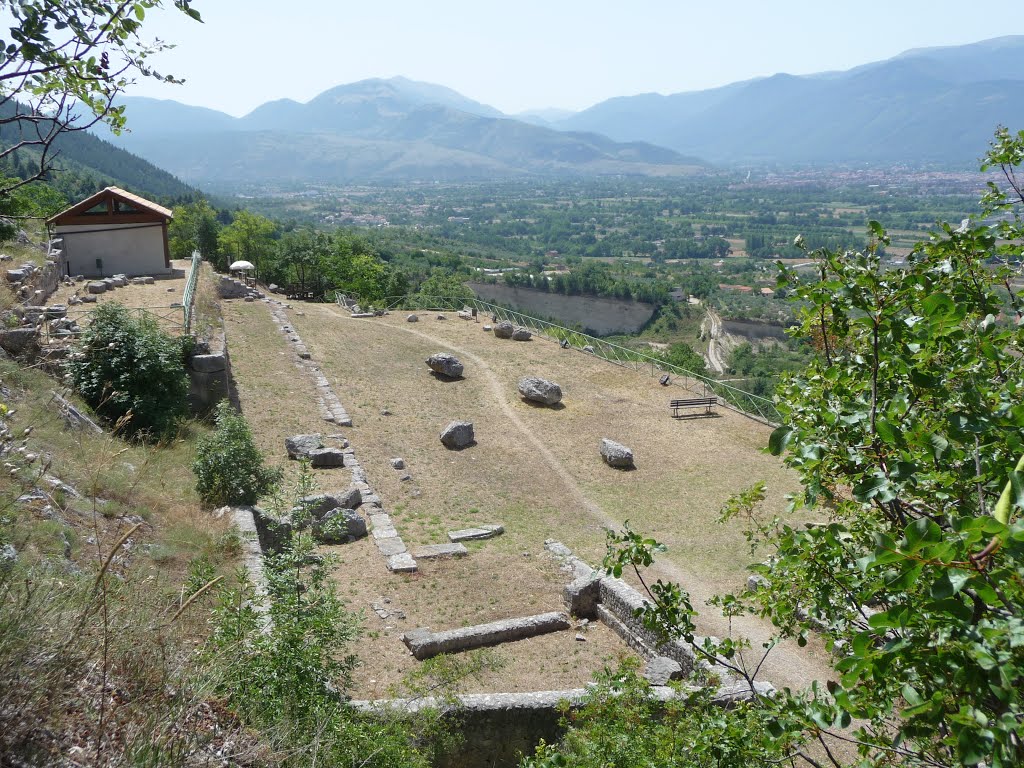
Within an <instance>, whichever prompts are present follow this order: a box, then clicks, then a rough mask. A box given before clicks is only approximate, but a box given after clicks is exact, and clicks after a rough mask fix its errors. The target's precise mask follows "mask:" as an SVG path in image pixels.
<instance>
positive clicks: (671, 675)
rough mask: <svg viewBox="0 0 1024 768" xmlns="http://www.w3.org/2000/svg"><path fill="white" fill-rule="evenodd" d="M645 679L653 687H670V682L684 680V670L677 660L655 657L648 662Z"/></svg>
mask: <svg viewBox="0 0 1024 768" xmlns="http://www.w3.org/2000/svg"><path fill="white" fill-rule="evenodd" d="M644 677H646V678H647V681H648V682H649V683H650V684H651V685H668V683H669V681H670V680H682V679H683V668H682V667H681V666H680V665H679V662H678V661H676V660H675V659H670V658H668V657H667V656H655V657H654V658H652V659H651V660H650V661H648V662H647V667H646V668H645V669H644Z"/></svg>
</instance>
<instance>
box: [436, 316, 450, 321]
mask: <svg viewBox="0 0 1024 768" xmlns="http://www.w3.org/2000/svg"><path fill="white" fill-rule="evenodd" d="M437 319H438V320H447V319H448V318H447V317H445V316H444V315H438V316H437Z"/></svg>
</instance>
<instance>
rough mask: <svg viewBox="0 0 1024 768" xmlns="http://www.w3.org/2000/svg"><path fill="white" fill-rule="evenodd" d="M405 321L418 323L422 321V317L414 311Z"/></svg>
mask: <svg viewBox="0 0 1024 768" xmlns="http://www.w3.org/2000/svg"><path fill="white" fill-rule="evenodd" d="M405 321H406V322H407V323H418V322H419V321H420V317H419V315H417V314H415V313H414V314H411V315H408V316H406V318H405Z"/></svg>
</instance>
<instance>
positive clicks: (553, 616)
mask: <svg viewBox="0 0 1024 768" xmlns="http://www.w3.org/2000/svg"><path fill="white" fill-rule="evenodd" d="M571 626H572V622H570V621H569V616H568V615H567V614H565V613H562V612H560V611H552V612H550V613H541V614H537V615H536V616H524V617H521V618H516V619H503V620H502V621H492V622H490V623H489V624H477V625H475V626H472V627H462V628H460V629H449V630H446V631H444V632H431V631H430V628H429V627H420V628H418V629H414V630H412V631H410V632H406V633H405V634H403V635H402V642H404V643H405V645H406V647H407V648H408V649H409V650H410V651H411V652H412V655H413V656H415V657H416V658H417V659H419V660H420V661H422V660H423V659H429V658H431V657H432V656H437V655H438V654H441V653H454V652H457V651H468V650H472V649H473V648H484V647H487V646H490V645H500V644H501V643H508V642H512V641H514V640H525V639H526V638H528V637H536V636H537V635H546V634H548V633H550V632H559V631H561V630H564V629H569V628H570V627H571Z"/></svg>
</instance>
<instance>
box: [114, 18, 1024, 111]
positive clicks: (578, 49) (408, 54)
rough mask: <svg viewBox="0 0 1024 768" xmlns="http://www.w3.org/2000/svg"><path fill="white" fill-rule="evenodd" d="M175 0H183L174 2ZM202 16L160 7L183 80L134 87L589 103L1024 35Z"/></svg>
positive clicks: (987, 28)
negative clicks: (412, 83) (378, 88)
mask: <svg viewBox="0 0 1024 768" xmlns="http://www.w3.org/2000/svg"><path fill="white" fill-rule="evenodd" d="M167 4H168V5H170V4H171V3H170V0H168V2H167ZM194 5H195V6H196V7H197V8H198V9H199V10H200V12H201V13H202V15H203V17H204V20H205V23H204V24H197V23H195V22H191V21H189V20H188V19H186V18H185V17H184V16H182V15H181V14H179V13H177V12H174V11H173V10H171V11H168V10H163V11H160V12H151V13H150V15H149V16H148V17H147V19H146V23H145V29H146V32H147V35H146V36H147V37H152V36H159V37H161V38H163V39H165V40H167V41H170V42H174V43H176V44H177V48H176V49H175V50H173V51H170V52H166V53H164V54H162V55H161V56H160V57H159V59H156V60H154V61H153V62H152V63H153V64H154V65H155V66H156V68H157V69H158V70H159V71H164V72H170V73H173V74H175V75H177V76H179V77H184V78H186V80H187V83H186V84H185V85H183V86H167V85H159V84H155V83H147V82H140V83H139V84H138V85H137V86H135V87H133V88H132V89H131V91H130V95H135V96H153V97H157V98H169V99H175V100H177V101H181V102H184V103H186V104H197V105H201V106H206V107H212V108H214V109H219V110H221V111H224V112H228V113H230V114H233V115H242V114H245V113H246V112H248V111H250V110H251V109H253V108H254V107H256V106H258V105H259V104H261V103H263V102H265V101H269V100H272V99H279V98H293V99H295V100H297V101H308V100H309V99H311V98H312V97H314V96H316V95H317V94H318V93H320V92H321V91H324V90H326V89H327V88H330V87H332V86H334V85H339V84H341V83H350V82H354V81H356V80H362V79H365V78H369V77H392V76H394V75H404V76H406V77H409V78H412V79H414V80H425V81H428V82H433V83H439V84H441V85H446V86H448V87H450V88H454V89H455V90H457V91H459V92H461V93H463V94H464V95H466V96H468V97H470V98H473V99H476V100H477V101H482V102H484V103H486V104H490V105H492V106H494V107H497V108H498V109H501V110H502V111H504V112H508V113H516V112H520V111H523V110H526V109H532V108H543V107H560V108H565V109H574V110H578V109H583V108H585V107H588V106H591V105H593V104H595V103H597V102H599V101H602V100H604V99H606V98H610V97H612V96H624V95H632V94H636V93H645V92H651V91H657V92H660V93H676V92H679V91H688V90H697V89H702V88H708V87H712V86H716V85H724V84H726V83H730V82H734V81H736V80H743V79H747V78H751V77H758V76H762V75H771V74H775V73H777V72H788V73H791V74H806V73H810V72H819V71H823V70H829V69H848V68H850V67H852V66H856V65H857V64H863V63H866V62H869V61H876V60H879V59H884V58H888V57H890V56H893V55H895V54H897V53H900V52H902V51H904V50H907V49H908V48H917V47H925V46H937V45H959V44H963V43H969V42H976V41H978V40H983V39H986V38H990V37H998V36H1002V35H1012V34H1024V3H1020V2H1016V3H1000V4H999V7H998V9H995V10H989V9H988V8H987V6H985V5H984V4H978V3H967V2H964V1H963V0H956V1H955V2H953V1H948V0H927V1H925V0H858V1H849V2H836V1H835V0H817V2H811V1H810V0H808V1H806V2H797V1H796V0H771V1H770V2H769V1H768V0H760V1H759V2H748V1H747V0H731V2H730V1H728V0H724V1H723V0H719V1H718V2H715V1H714V0H705V1H704V2H693V1H692V0H690V1H687V0H675V1H674V2H673V1H671V0H632V2H629V1H628V0H627V1H620V2H606V1H605V0H588V1H587V2H580V1H578V0H544V1H543V2H540V1H539V0H519V1H518V2H515V3H509V2H487V0H475V1H474V2H464V1H463V0H435V2H412V1H411V0H359V1H358V2H344V1H343V0H338V1H337V2H332V1H331V0H292V1H291V2H281V1H280V0H274V1H273V2H271V0H195V1H194Z"/></svg>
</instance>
